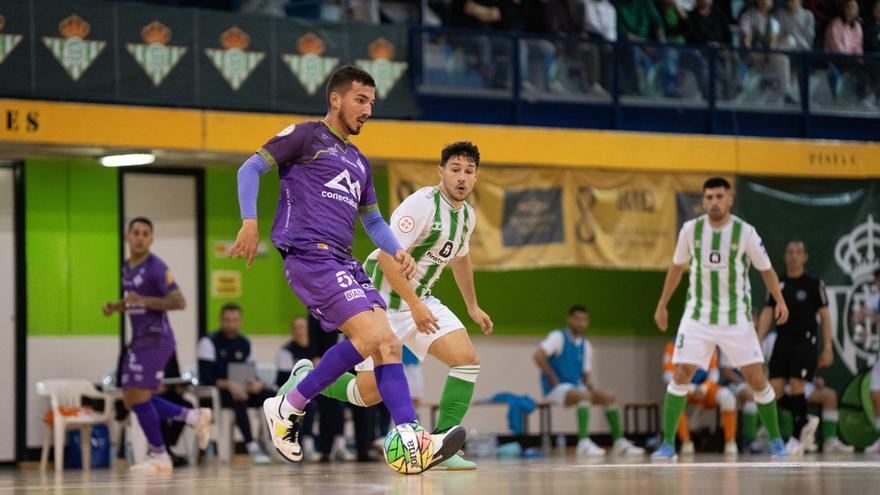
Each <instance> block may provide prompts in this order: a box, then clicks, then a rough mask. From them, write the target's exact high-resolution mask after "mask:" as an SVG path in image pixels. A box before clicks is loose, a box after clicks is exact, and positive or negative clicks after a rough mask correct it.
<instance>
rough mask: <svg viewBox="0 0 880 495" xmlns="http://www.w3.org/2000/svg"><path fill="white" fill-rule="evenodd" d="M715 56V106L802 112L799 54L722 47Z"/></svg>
mask: <svg viewBox="0 0 880 495" xmlns="http://www.w3.org/2000/svg"><path fill="white" fill-rule="evenodd" d="M714 56H715V58H716V59H717V60H716V71H715V77H716V89H717V90H718V92H717V93H716V102H717V106H718V107H721V108H739V109H751V110H760V111H762V112H767V111H770V112H772V111H796V112H800V111H801V108H802V107H801V94H800V93H801V92H800V74H801V69H802V67H801V66H802V63H801V61H802V59H803V57H801V56H800V54H797V53H783V52H766V51H748V50H730V49H721V50H717V51H715V52H714Z"/></svg>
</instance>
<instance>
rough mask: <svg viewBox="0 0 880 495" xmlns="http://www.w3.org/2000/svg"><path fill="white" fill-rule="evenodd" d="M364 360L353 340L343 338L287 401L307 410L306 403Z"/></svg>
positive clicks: (300, 383)
mask: <svg viewBox="0 0 880 495" xmlns="http://www.w3.org/2000/svg"><path fill="white" fill-rule="evenodd" d="M363 360H364V357H363V356H361V353H359V352H358V350H357V349H355V348H354V345H353V344H352V343H351V341H350V340H343V341H342V342H340V343H338V344H336V345H334V346H333V347H331V348H330V349H327V352H325V353H324V355H323V356H322V357H321V361H320V362H319V363H318V365H317V366H315V369H313V370H312V371H310V372H309V374H308V375H306V377H305V378H303V381H301V382H299V384H298V385H297V386H296V388H294V389H293V390H291V391H290V392H288V393H287V396H286V398H287V402H288V403H290V405H292V406H293V407H295V408H297V409H298V410H300V411H303V410H305V407H306V404H308V402H309V401H310V400H312V398H313V397H315V396H317V395H318V394H319V393H321V391H322V390H324V389H325V388H327V387H328V386H330V384H331V383H333V382H335V381H336V380H337V379H338V378H339V377H340V376H342V374H343V373H345V372H346V371H348V370H350V369H352V368H354V367H355V365H357V364H359V363H360V362H361V361H363ZM402 369H403V368H401V370H402Z"/></svg>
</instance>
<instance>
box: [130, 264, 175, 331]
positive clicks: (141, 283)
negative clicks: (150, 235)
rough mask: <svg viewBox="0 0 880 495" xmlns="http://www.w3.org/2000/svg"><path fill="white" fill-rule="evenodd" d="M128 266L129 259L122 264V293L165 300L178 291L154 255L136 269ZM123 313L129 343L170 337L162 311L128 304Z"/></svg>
mask: <svg viewBox="0 0 880 495" xmlns="http://www.w3.org/2000/svg"><path fill="white" fill-rule="evenodd" d="M130 263H131V260H125V262H124V263H123V264H122V290H123V291H124V292H125V293H128V292H132V291H133V292H137V293H138V294H140V295H142V296H150V297H165V296H167V295H168V294H170V293H172V292H174V291H176V290H178V288H177V283H176V282H175V281H174V277H172V276H171V272H170V271H168V267H167V266H166V265H165V263H164V262H163V261H162V260H160V259H159V257H158V256H156V255H155V254H150V255H149V256H147V259H145V260H144V261H142V262H141V263H139V264H137V265H135V266H130ZM125 312H126V313H128V317H129V318H130V319H131V329H132V340H134V339H137V338H138V337H143V336H147V335H151V334H152V335H163V336H170V335H172V333H171V324H169V323H168V314H167V313H166V312H165V311H156V310H153V309H148V308H145V307H142V306H141V307H135V306H131V305H127V306H126V309H125Z"/></svg>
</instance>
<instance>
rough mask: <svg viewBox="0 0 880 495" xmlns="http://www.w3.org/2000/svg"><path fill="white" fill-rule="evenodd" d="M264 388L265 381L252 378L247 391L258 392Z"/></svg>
mask: <svg viewBox="0 0 880 495" xmlns="http://www.w3.org/2000/svg"><path fill="white" fill-rule="evenodd" d="M262 390H263V383H262V382H261V381H260V380H251V381H250V382H248V384H247V391H248V393H251V394H258V393H260V392H261V391H262Z"/></svg>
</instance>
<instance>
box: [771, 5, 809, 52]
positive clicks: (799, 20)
mask: <svg viewBox="0 0 880 495" xmlns="http://www.w3.org/2000/svg"><path fill="white" fill-rule="evenodd" d="M776 19H777V20H778V21H779V48H782V49H783V50H812V49H813V41H814V39H815V37H816V18H815V17H814V16H813V13H812V12H810V11H809V10H807V9H805V8H803V7H801V0H788V1H787V2H786V3H785V8H784V9H779V11H778V12H776Z"/></svg>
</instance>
